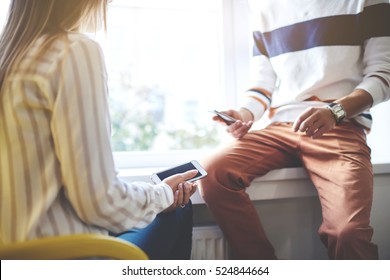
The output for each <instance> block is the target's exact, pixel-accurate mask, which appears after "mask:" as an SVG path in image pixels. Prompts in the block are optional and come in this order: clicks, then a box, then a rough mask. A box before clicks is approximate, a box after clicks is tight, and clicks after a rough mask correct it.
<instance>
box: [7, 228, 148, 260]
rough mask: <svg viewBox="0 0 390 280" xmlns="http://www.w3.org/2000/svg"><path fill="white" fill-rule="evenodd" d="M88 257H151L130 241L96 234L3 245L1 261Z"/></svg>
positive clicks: (138, 258) (123, 258)
mask: <svg viewBox="0 0 390 280" xmlns="http://www.w3.org/2000/svg"><path fill="white" fill-rule="evenodd" d="M88 258H104V259H121V260H147V259H148V256H147V255H146V254H145V253H144V252H143V251H142V250H141V249H140V248H138V247H137V246H135V245H134V244H132V243H130V242H127V241H124V240H122V239H119V238H115V237H110V236H104V235H96V234H77V235H67V236H57V237H47V238H42V239H36V240H29V241H23V242H17V243H13V244H6V245H4V244H3V245H1V246H0V259H2V260H6V259H12V260H18V259H19V260H20V259H23V260H37V259H38V260H53V259H54V260H66V259H88Z"/></svg>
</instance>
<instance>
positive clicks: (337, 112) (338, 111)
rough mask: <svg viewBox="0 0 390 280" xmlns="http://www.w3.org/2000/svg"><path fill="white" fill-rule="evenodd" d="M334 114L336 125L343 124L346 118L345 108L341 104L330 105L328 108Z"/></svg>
mask: <svg viewBox="0 0 390 280" xmlns="http://www.w3.org/2000/svg"><path fill="white" fill-rule="evenodd" d="M326 107H327V108H328V109H329V110H330V111H331V112H332V114H333V117H334V118H335V120H336V124H339V123H341V122H342V121H343V120H344V119H345V116H346V113H345V110H344V107H343V106H342V105H341V104H339V103H330V104H329V105H327V106H326Z"/></svg>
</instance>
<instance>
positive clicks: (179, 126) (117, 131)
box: [103, 0, 224, 151]
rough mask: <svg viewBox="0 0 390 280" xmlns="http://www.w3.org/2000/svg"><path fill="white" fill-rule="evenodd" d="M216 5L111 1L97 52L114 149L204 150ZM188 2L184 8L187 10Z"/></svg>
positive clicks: (213, 102)
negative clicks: (105, 79)
mask: <svg viewBox="0 0 390 280" xmlns="http://www.w3.org/2000/svg"><path fill="white" fill-rule="evenodd" d="M216 3H219V1H212V0H209V1H189V0H185V1H183V0H181V1H164V0H160V1H128V0H127V1H114V2H113V3H112V5H110V8H109V15H108V32H107V39H106V44H103V45H105V55H106V61H107V67H108V73H109V88H110V105H111V112H112V125H113V136H112V145H113V148H114V150H115V151H146V150H149V151H150V150H154V151H163V150H183V149H199V148H210V147H214V146H216V145H217V144H218V143H219V141H218V131H217V129H218V128H217V126H216V125H215V124H214V123H213V122H212V121H211V114H210V113H209V112H208V110H211V109H214V108H217V104H219V106H218V108H221V106H223V104H222V105H221V100H224V98H222V86H221V85H222V83H221V48H222V44H221V40H220V38H221V30H220V29H221V24H220V12H221V11H220V9H219V5H216ZM190 4H191V5H190Z"/></svg>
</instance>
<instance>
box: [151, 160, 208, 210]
mask: <svg viewBox="0 0 390 280" xmlns="http://www.w3.org/2000/svg"><path fill="white" fill-rule="evenodd" d="M206 175H207V172H206V170H204V169H203V168H202V166H201V165H200V164H199V163H198V162H197V161H195V160H193V161H190V162H187V163H184V164H182V165H179V166H175V167H173V168H170V169H167V170H164V171H161V172H158V173H154V174H152V176H151V179H152V181H153V182H155V183H160V182H164V183H166V184H168V185H169V186H170V187H171V188H172V191H173V194H174V203H173V204H172V205H171V206H170V207H169V208H168V209H167V210H166V211H172V210H173V209H175V208H177V207H185V205H186V204H187V203H188V202H189V201H190V197H191V195H193V194H194V193H195V191H196V189H197V185H196V183H195V181H196V180H199V179H201V178H203V177H205V176H206Z"/></svg>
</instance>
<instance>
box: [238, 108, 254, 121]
mask: <svg viewBox="0 0 390 280" xmlns="http://www.w3.org/2000/svg"><path fill="white" fill-rule="evenodd" d="M238 112H239V113H240V115H241V118H242V120H243V122H249V121H253V120H254V116H253V114H252V112H251V111H249V110H248V109H246V108H243V107H241V108H240V109H239V111H238Z"/></svg>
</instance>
